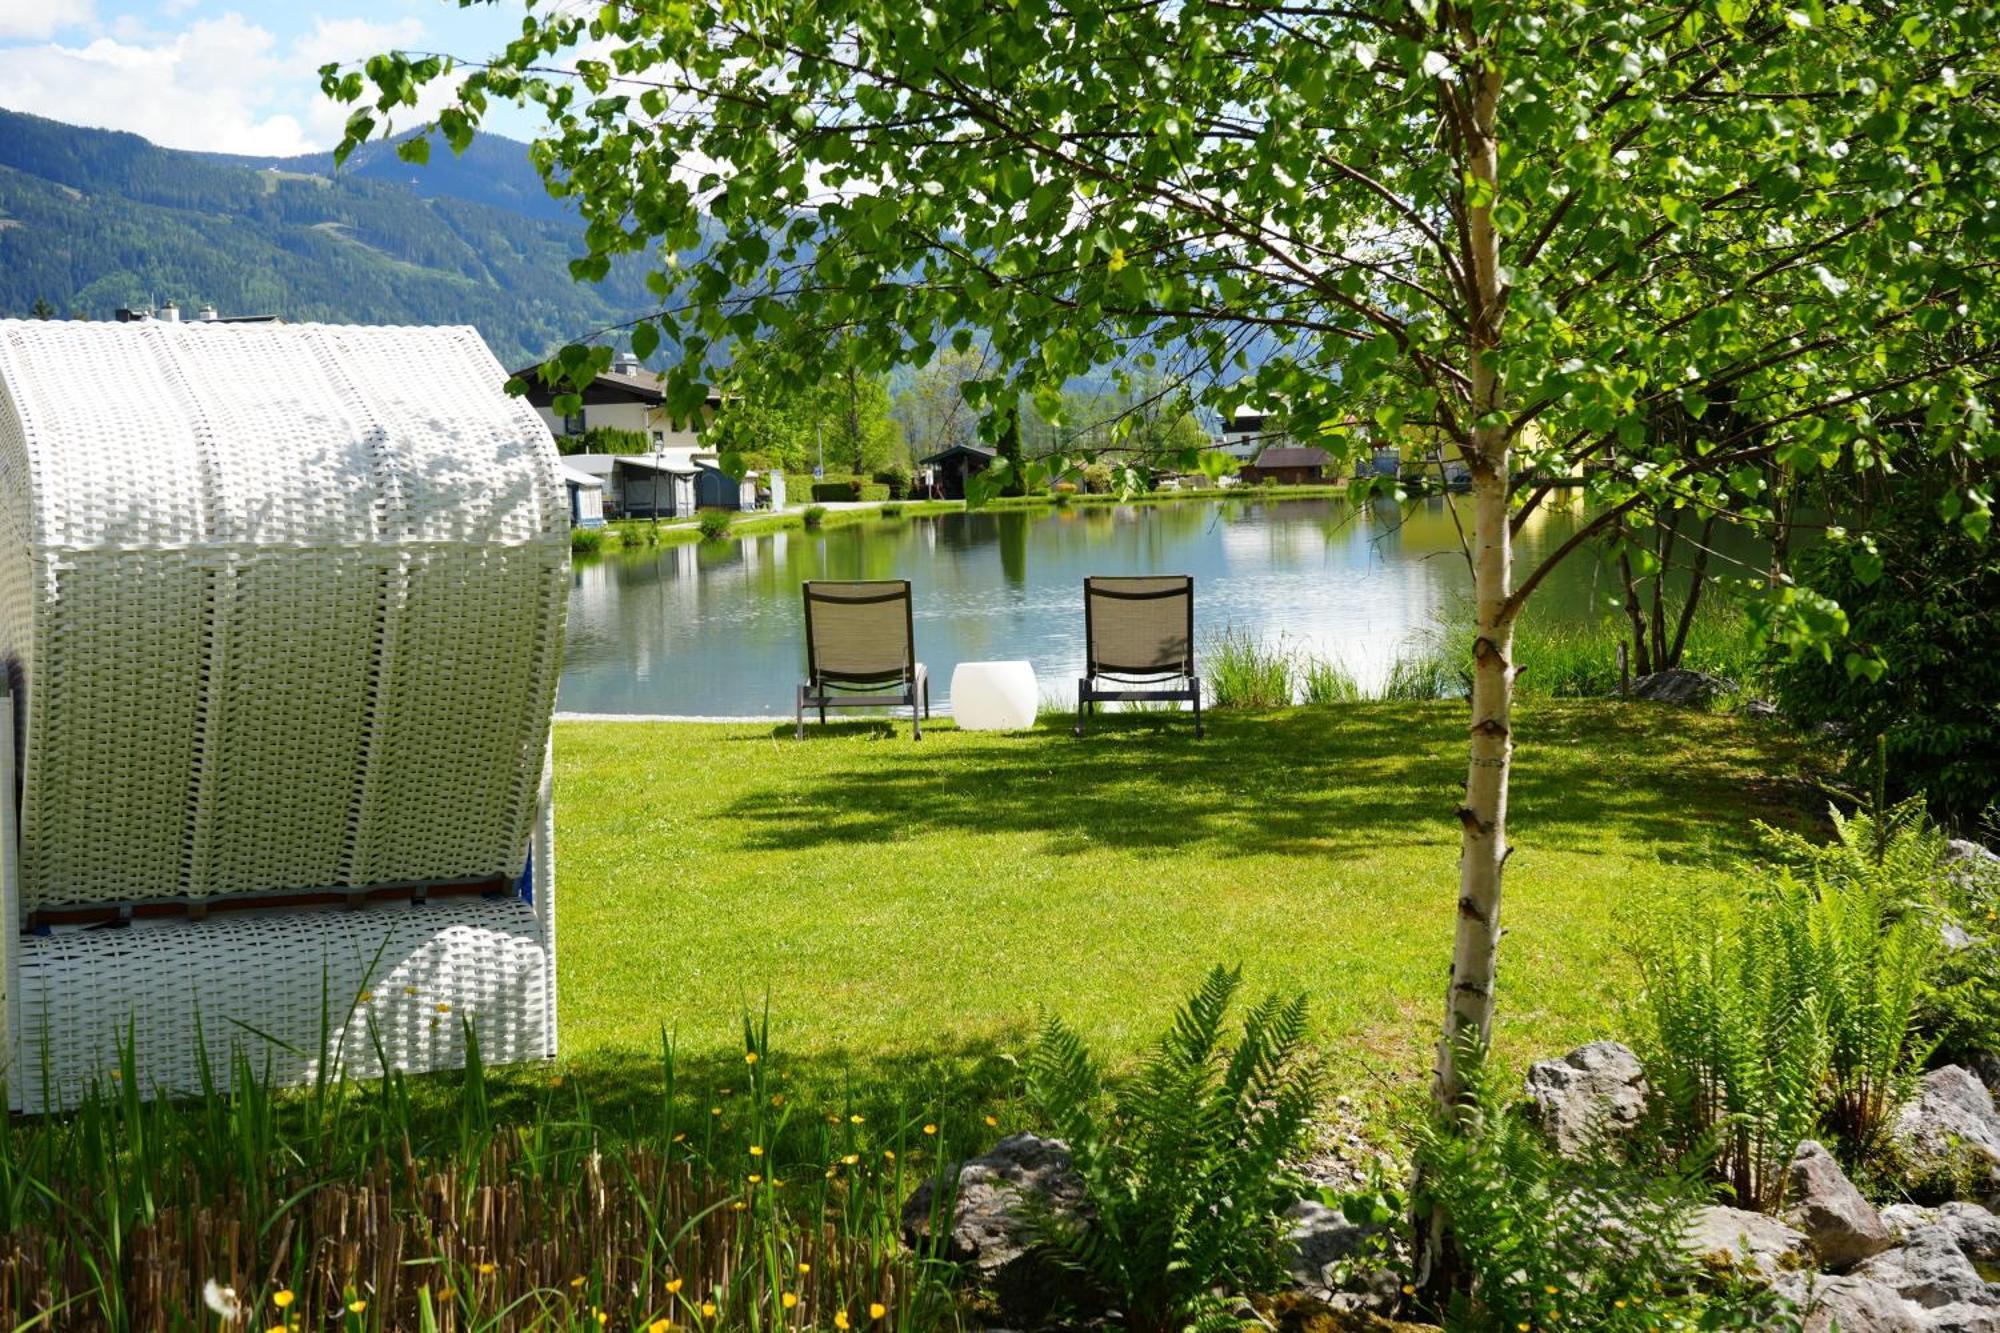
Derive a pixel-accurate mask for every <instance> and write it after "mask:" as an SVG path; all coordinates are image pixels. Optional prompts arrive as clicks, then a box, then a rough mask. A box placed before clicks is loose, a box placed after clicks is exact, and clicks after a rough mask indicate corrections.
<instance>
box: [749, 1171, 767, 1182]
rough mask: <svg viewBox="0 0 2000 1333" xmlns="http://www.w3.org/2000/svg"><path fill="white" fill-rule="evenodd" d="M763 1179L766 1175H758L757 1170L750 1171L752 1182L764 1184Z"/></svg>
mask: <svg viewBox="0 0 2000 1333" xmlns="http://www.w3.org/2000/svg"><path fill="white" fill-rule="evenodd" d="M763 1180H764V1177H762V1176H760V1175H758V1174H757V1173H756V1172H755V1171H752V1172H751V1173H750V1183H751V1184H752V1185H759V1184H762V1183H763Z"/></svg>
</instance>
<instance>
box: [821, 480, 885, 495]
mask: <svg viewBox="0 0 2000 1333" xmlns="http://www.w3.org/2000/svg"><path fill="white" fill-rule="evenodd" d="M812 497H813V499H815V500H835V501H844V500H886V499H888V498H889V488H888V487H887V486H884V485H882V484H881V483H879V482H873V481H862V480H861V479H859V478H858V477H849V478H847V479H846V480H844V481H831V480H829V481H816V482H814V483H813V488H812Z"/></svg>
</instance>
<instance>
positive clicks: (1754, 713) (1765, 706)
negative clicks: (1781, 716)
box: [1743, 699, 1778, 717]
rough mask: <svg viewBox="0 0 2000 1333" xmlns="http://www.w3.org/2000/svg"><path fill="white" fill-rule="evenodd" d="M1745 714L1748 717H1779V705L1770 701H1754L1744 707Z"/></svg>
mask: <svg viewBox="0 0 2000 1333" xmlns="http://www.w3.org/2000/svg"><path fill="white" fill-rule="evenodd" d="M1743 713H1744V715H1745V716H1746V717H1777V716H1778V705H1776V704H1774V703H1772V702H1771V701H1770V700H1769V699H1752V700H1751V701H1750V702H1749V703H1747V704H1744V705H1743Z"/></svg>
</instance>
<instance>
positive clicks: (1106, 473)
mask: <svg viewBox="0 0 2000 1333" xmlns="http://www.w3.org/2000/svg"><path fill="white" fill-rule="evenodd" d="M1116 486H1117V482H1116V480H1115V479H1114V477H1113V475H1112V471H1111V464H1109V463H1091V464H1088V465H1087V466H1086V467H1085V468H1084V469H1083V488H1084V489H1085V490H1087V491H1089V492H1090V493H1091V494H1092V495H1108V494H1110V493H1111V491H1112V490H1114V489H1115V488H1116Z"/></svg>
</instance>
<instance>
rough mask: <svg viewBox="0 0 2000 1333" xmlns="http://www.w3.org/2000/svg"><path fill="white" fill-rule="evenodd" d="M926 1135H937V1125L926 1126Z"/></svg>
mask: <svg viewBox="0 0 2000 1333" xmlns="http://www.w3.org/2000/svg"><path fill="white" fill-rule="evenodd" d="M924 1133H926V1134H936V1133H937V1126H936V1125H925V1126H924Z"/></svg>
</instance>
